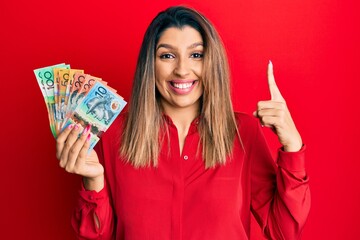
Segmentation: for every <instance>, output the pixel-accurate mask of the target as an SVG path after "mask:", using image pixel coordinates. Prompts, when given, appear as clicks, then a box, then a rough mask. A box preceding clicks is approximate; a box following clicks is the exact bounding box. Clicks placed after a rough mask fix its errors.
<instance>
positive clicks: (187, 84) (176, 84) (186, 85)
mask: <svg viewBox="0 0 360 240" xmlns="http://www.w3.org/2000/svg"><path fill="white" fill-rule="evenodd" d="M195 82H196V80H195V81H192V82H183V83H181V82H174V81H170V84H171V86H172V87H174V88H177V89H188V88H191V87H192V86H193V85H194V84H195Z"/></svg>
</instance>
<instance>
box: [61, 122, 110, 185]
mask: <svg viewBox="0 0 360 240" xmlns="http://www.w3.org/2000/svg"><path fill="white" fill-rule="evenodd" d="M82 130H83V128H82V127H81V125H80V124H71V125H69V126H68V127H67V128H66V129H64V130H63V131H62V132H61V133H60V134H59V136H58V137H57V138H56V157H57V159H58V160H59V165H60V167H62V168H64V169H65V170H66V171H67V172H69V173H75V174H78V175H81V176H83V177H84V187H85V188H86V189H87V190H95V191H97V192H98V191H100V190H101V189H103V187H104V168H103V166H102V165H101V163H100V162H99V158H98V156H97V154H96V152H95V151H94V150H91V151H90V153H89V154H88V149H89V146H90V125H88V126H87V127H86V128H85V129H84V130H83V131H82ZM81 131H82V132H81ZM80 133H81V136H80V137H78V136H79V134H80Z"/></svg>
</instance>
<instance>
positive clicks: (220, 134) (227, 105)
mask: <svg viewBox="0 0 360 240" xmlns="http://www.w3.org/2000/svg"><path fill="white" fill-rule="evenodd" d="M184 26H190V27H192V28H194V29H196V30H197V31H198V32H199V33H200V34H201V36H202V39H203V42H204V50H205V51H204V60H203V61H204V62H203V64H204V65H203V69H204V70H203V76H202V83H203V87H204V92H203V95H202V98H201V106H200V116H201V117H200V122H199V125H198V130H199V134H200V139H201V143H202V146H203V147H202V157H203V159H204V161H205V166H206V167H207V168H208V167H214V166H216V165H217V164H225V162H226V159H227V158H228V157H229V156H231V152H232V148H233V141H234V137H235V136H236V134H237V126H236V120H235V116H234V112H233V108H232V104H231V97H230V76H229V75H230V74H229V66H228V61H227V56H226V52H225V50H224V47H223V44H222V41H221V39H220V37H219V34H218V33H217V31H216V30H215V28H214V27H213V25H212V24H211V23H210V21H209V20H208V19H206V18H205V17H204V16H203V15H202V14H200V13H199V12H197V11H196V10H194V9H191V8H188V7H183V6H176V7H170V8H168V9H166V10H165V11H163V12H160V13H159V14H158V15H157V16H156V17H155V18H154V19H153V21H152V22H151V24H150V25H149V27H148V29H147V30H146V32H145V36H144V39H143V42H142V45H141V48H140V53H139V57H138V62H137V67H136V71H135V77H134V82H133V88H132V94H131V99H130V102H129V113H128V115H127V118H126V120H125V126H124V131H123V134H122V143H121V148H120V154H121V155H122V156H123V157H124V158H125V159H128V161H129V162H130V163H131V164H133V166H135V167H145V166H151V165H152V166H157V165H158V157H159V151H160V147H161V140H160V137H159V135H160V129H161V127H162V126H163V124H164V119H163V115H162V110H161V103H160V101H159V99H160V97H161V96H160V94H159V93H158V92H157V89H156V86H155V51H156V45H157V43H158V40H159V38H160V37H161V34H162V33H163V32H164V30H166V29H168V28H170V27H177V28H180V29H181V28H182V27H184Z"/></svg>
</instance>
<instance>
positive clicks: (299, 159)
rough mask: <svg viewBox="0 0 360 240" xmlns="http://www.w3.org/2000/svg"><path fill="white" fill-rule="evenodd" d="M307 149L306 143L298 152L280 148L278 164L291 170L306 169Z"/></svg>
mask: <svg viewBox="0 0 360 240" xmlns="http://www.w3.org/2000/svg"><path fill="white" fill-rule="evenodd" d="M305 150H306V145H305V144H304V145H303V146H302V148H301V149H300V150H299V151H298V152H285V151H284V150H283V149H282V148H280V149H279V158H278V162H277V164H278V165H279V166H280V167H281V168H283V169H286V170H288V171H290V172H301V171H305Z"/></svg>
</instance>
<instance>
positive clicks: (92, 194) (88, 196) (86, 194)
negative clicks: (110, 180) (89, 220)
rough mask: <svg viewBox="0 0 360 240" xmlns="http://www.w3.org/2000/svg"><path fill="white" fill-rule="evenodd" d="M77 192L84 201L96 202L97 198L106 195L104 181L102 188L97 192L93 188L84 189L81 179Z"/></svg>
mask: <svg viewBox="0 0 360 240" xmlns="http://www.w3.org/2000/svg"><path fill="white" fill-rule="evenodd" d="M79 193H80V197H81V198H82V199H83V200H85V201H86V202H89V203H97V202H99V200H103V199H106V198H107V196H108V191H107V187H106V181H104V187H103V189H101V190H100V191H99V192H96V191H95V190H86V189H85V187H84V183H83V181H81V189H80V191H79Z"/></svg>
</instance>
